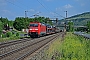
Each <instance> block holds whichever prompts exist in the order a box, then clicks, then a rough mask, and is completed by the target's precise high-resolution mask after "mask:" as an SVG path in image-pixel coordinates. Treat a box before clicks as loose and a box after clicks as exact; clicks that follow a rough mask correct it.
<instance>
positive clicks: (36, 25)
mask: <svg viewBox="0 0 90 60" xmlns="http://www.w3.org/2000/svg"><path fill="white" fill-rule="evenodd" d="M30 27H38V24H30Z"/></svg>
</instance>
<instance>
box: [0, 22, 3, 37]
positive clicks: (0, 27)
mask: <svg viewBox="0 0 90 60" xmlns="http://www.w3.org/2000/svg"><path fill="white" fill-rule="evenodd" d="M2 30H3V24H2V22H1V21H0V35H1V33H2Z"/></svg>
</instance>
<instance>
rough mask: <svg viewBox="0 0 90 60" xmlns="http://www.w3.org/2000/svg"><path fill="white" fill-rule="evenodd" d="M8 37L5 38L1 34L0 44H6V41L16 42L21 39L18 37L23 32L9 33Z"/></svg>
mask: <svg viewBox="0 0 90 60" xmlns="http://www.w3.org/2000/svg"><path fill="white" fill-rule="evenodd" d="M9 32H10V33H9V35H10V36H9V37H6V34H3V36H4V37H2V38H0V42H7V41H11V40H18V39H20V38H23V37H24V36H23V37H20V34H25V33H24V32H19V31H18V32H15V33H13V31H12V32H11V31H9Z"/></svg>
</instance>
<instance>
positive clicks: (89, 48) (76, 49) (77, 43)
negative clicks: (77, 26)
mask: <svg viewBox="0 0 90 60" xmlns="http://www.w3.org/2000/svg"><path fill="white" fill-rule="evenodd" d="M56 52H57V53H59V56H55V57H56V60H89V59H90V40H85V39H84V38H83V37H80V36H76V35H74V34H72V33H67V35H66V36H65V38H64V40H63V41H61V39H57V40H56V41H55V42H53V43H52V44H51V45H50V48H49V50H48V51H47V53H48V57H49V58H51V57H52V55H55V53H56Z"/></svg>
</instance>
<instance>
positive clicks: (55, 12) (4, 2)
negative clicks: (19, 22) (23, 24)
mask: <svg viewBox="0 0 90 60" xmlns="http://www.w3.org/2000/svg"><path fill="white" fill-rule="evenodd" d="M25 11H26V16H27V17H29V18H33V17H35V16H33V15H35V14H37V15H39V16H44V17H49V18H51V19H55V18H58V19H63V18H64V17H65V11H67V17H70V16H74V15H77V14H81V13H84V12H90V0H0V17H3V18H8V19H9V20H15V18H16V17H25Z"/></svg>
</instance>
